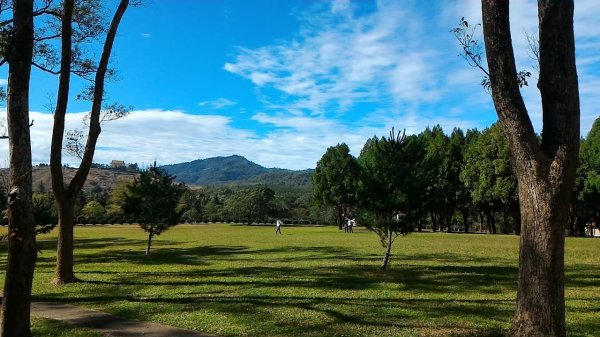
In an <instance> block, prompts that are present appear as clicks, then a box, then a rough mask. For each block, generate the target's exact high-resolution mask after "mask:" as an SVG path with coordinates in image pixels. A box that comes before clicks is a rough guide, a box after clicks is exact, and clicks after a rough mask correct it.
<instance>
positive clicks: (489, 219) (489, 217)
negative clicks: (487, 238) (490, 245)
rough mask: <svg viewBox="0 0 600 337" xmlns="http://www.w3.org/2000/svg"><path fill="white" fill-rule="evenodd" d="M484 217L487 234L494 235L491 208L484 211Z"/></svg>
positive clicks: (494, 219)
mask: <svg viewBox="0 0 600 337" xmlns="http://www.w3.org/2000/svg"><path fill="white" fill-rule="evenodd" d="M485 216H486V218H487V225H488V233H489V234H496V217H495V216H494V211H492V209H491V208H488V209H486V210H485Z"/></svg>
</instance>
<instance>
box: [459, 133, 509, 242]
mask: <svg viewBox="0 0 600 337" xmlns="http://www.w3.org/2000/svg"><path fill="white" fill-rule="evenodd" d="M500 128H501V126H500V124H494V125H492V126H491V127H489V128H487V129H485V130H484V131H483V132H482V133H481V134H473V133H472V134H471V135H470V137H471V142H470V143H469V145H468V146H467V148H466V150H465V165H464V168H463V171H462V172H461V175H460V178H461V181H462V182H463V183H464V184H465V186H466V187H467V188H468V189H469V190H470V191H471V196H472V198H473V203H474V204H475V205H477V206H478V207H479V208H481V209H482V210H483V211H484V212H486V213H487V216H488V218H490V217H491V218H493V217H494V214H493V213H494V212H497V211H500V210H505V211H507V212H508V211H512V212H516V211H517V210H516V207H518V192H517V178H516V175H515V173H514V171H513V169H512V166H511V162H510V150H509V146H508V142H507V141H506V138H505V137H504V134H503V133H502V130H501V129H500ZM488 223H489V224H491V226H492V227H493V228H492V229H491V231H492V232H495V227H494V226H495V225H494V221H493V219H488ZM517 226H519V224H515V227H517ZM515 231H518V228H515Z"/></svg>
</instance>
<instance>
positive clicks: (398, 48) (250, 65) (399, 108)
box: [0, 0, 600, 169]
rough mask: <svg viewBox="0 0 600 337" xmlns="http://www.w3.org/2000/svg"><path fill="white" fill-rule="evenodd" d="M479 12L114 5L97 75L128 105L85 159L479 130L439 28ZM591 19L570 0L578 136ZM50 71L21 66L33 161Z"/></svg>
mask: <svg viewBox="0 0 600 337" xmlns="http://www.w3.org/2000/svg"><path fill="white" fill-rule="evenodd" d="M106 3H107V7H109V6H110V5H111V4H113V3H114V1H107V2H106ZM536 11H537V6H536V2H535V1H534V0H522V1H514V2H513V4H512V8H511V15H512V16H511V25H512V31H513V44H514V47H515V49H516V51H517V55H516V57H517V63H518V67H519V68H520V69H530V68H532V60H531V58H530V56H529V55H528V52H527V42H526V39H525V32H528V33H530V34H535V33H536V25H537V13H536ZM480 15H481V14H480V4H479V0H455V1H405V0H402V1H400V0H381V1H370V0H356V1H343V0H333V1H317V0H277V1H275V0H272V1H270V0H257V1H248V0H237V1H233V0H195V1H194V0H168V1H167V0H146V1H145V5H144V6H143V7H139V8H130V9H129V10H128V12H127V13H126V14H125V17H124V18H123V21H122V24H121V27H120V31H119V34H118V37H117V40H116V44H115V49H114V53H113V58H112V61H113V62H112V64H113V67H114V68H116V69H117V70H118V78H117V80H116V81H112V82H110V83H109V84H108V86H107V91H108V101H111V102H112V101H118V102H120V103H122V104H124V105H131V106H132V107H133V109H134V110H133V111H132V113H131V114H130V115H129V116H128V117H127V118H124V119H122V120H118V121H113V122H108V123H106V124H104V125H103V132H102V134H101V136H100V140H99V146H98V150H97V152H96V157H95V158H96V159H95V161H96V162H103V163H106V162H110V160H112V159H119V160H125V161H126V162H137V163H140V164H148V163H151V162H152V161H154V160H156V161H157V162H158V163H159V164H170V163H177V162H184V161H190V160H194V159H201V158H208V157H213V156H226V155H232V154H239V155H243V156H245V157H247V158H248V159H250V160H252V161H255V162H257V163H259V164H261V165H264V166H268V167H282V168H289V169H304V168H314V166H315V164H316V162H317V161H318V160H319V159H320V157H321V156H322V154H323V153H324V152H325V150H326V149H327V147H329V146H332V145H336V144H337V143H341V142H346V143H347V144H348V145H349V146H350V148H351V151H352V153H353V154H354V155H358V154H359V152H360V149H361V148H362V145H363V144H364V142H365V141H366V140H367V139H368V138H369V137H371V136H373V135H385V134H387V133H388V131H389V129H390V128H391V127H395V128H396V129H406V130H407V132H408V133H418V132H420V131H422V130H423V129H424V128H425V127H427V126H433V125H435V124H440V125H442V127H443V128H444V130H446V131H447V132H450V131H451V130H452V128H453V127H455V126H457V127H461V128H463V129H467V128H479V129H482V128H484V127H486V126H489V125H490V124H491V123H493V122H494V121H495V120H496V115H495V113H494V110H493V105H492V102H491V99H490V96H489V94H487V93H486V92H485V91H484V90H483V89H482V88H481V87H480V85H479V83H480V81H481V73H479V72H478V71H477V70H476V69H474V68H471V67H469V66H468V65H467V64H466V62H465V61H464V60H463V59H462V58H461V57H460V56H458V55H459V52H460V50H459V47H458V45H457V43H456V42H455V40H454V37H453V35H452V34H451V33H450V32H449V31H450V29H452V28H453V27H455V26H456V25H457V23H458V22H459V19H460V18H461V17H463V16H464V17H465V18H466V19H467V20H468V21H470V22H480V21H481V18H480ZM599 24H600V4H598V3H597V2H596V1H595V0H578V1H577V2H576V13H575V33H576V47H577V57H578V71H579V78H580V91H581V106H582V109H581V113H582V119H581V122H582V135H585V134H586V133H587V132H588V131H589V128H590V127H591V124H592V122H593V120H594V119H595V118H596V117H598V115H599V113H600V110H599V109H598V108H597V107H598V106H600V30H599V29H598V25H599ZM534 76H535V73H534ZM2 78H4V80H1V79H2ZM5 79H6V67H4V69H2V72H0V83H5V82H6V81H5ZM57 82H58V79H57V78H55V77H53V76H51V75H48V74H44V73H40V72H34V74H33V77H32V92H31V115H32V118H33V119H35V124H34V126H33V128H32V141H33V158H34V161H35V162H48V158H49V147H50V133H51V123H52V116H51V115H50V114H49V113H48V112H47V111H48V108H47V106H48V103H49V102H50V101H52V100H54V98H53V97H54V95H55V91H56V86H57ZM530 83H531V84H533V85H532V86H530V87H528V88H525V89H524V90H523V96H524V98H525V100H526V103H527V106H528V109H529V113H530V116H531V118H532V120H533V122H534V125H535V127H536V129H537V130H538V131H539V130H540V129H541V114H540V103H539V93H538V92H537V90H536V88H535V85H534V84H535V79H532V81H530ZM75 86H76V87H77V86H79V87H80V86H81V83H79V84H76V85H75ZM72 96H74V94H72ZM88 110H89V104H88V103H87V102H79V101H74V100H72V102H71V104H70V107H69V112H70V114H69V119H68V127H69V128H75V127H79V126H80V125H81V118H82V116H83V114H84V113H85V112H86V111H88ZM0 158H7V151H6V144H0ZM65 161H67V162H70V163H71V164H72V165H77V161H76V160H75V158H70V157H65Z"/></svg>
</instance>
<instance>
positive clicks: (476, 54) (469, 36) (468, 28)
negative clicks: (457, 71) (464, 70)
mask: <svg viewBox="0 0 600 337" xmlns="http://www.w3.org/2000/svg"><path fill="white" fill-rule="evenodd" d="M480 26H481V24H476V25H469V23H468V22H467V21H466V20H465V18H464V17H463V18H461V19H460V23H459V24H458V27H456V28H454V29H452V30H451V32H452V33H453V34H454V37H455V38H456V40H457V41H458V43H459V44H460V46H461V47H462V49H463V52H464V54H461V56H462V57H463V58H464V59H465V60H466V61H467V63H468V64H469V65H470V66H471V67H474V68H479V69H480V70H481V71H482V72H483V73H484V74H485V76H487V77H489V76H490V73H489V72H488V70H487V68H486V67H485V66H484V65H483V49H482V47H481V45H480V44H479V41H478V40H477V39H476V38H475V32H476V30H477V27H480Z"/></svg>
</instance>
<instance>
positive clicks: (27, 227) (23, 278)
mask: <svg viewBox="0 0 600 337" xmlns="http://www.w3.org/2000/svg"><path fill="white" fill-rule="evenodd" d="M12 37H13V39H12V43H11V45H10V46H9V50H8V52H7V54H8V55H7V58H8V64H9V68H8V97H7V117H8V118H7V122H8V139H9V152H10V153H9V156H10V182H9V184H10V190H9V203H8V213H7V215H8V259H7V262H6V276H5V280H4V294H3V297H2V314H1V315H2V317H1V318H0V337H29V336H31V328H30V324H31V323H30V314H31V311H30V303H31V287H32V282H33V271H34V268H35V262H36V259H37V246H36V241H35V220H34V218H33V205H32V200H31V195H32V186H31V140H30V133H29V127H30V126H29V80H30V74H31V61H32V57H33V56H32V55H33V1H32V0H29V1H27V0H23V1H15V2H14V3H13V36H12Z"/></svg>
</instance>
